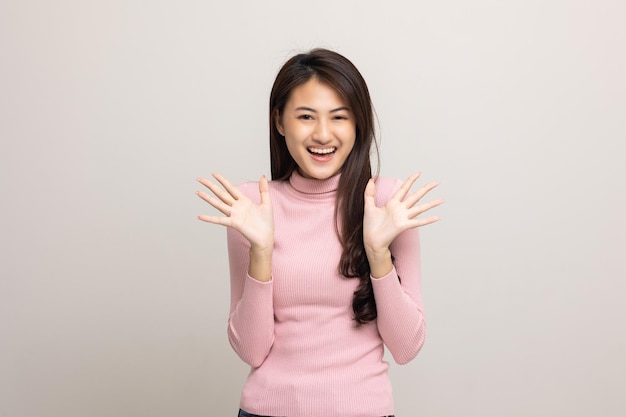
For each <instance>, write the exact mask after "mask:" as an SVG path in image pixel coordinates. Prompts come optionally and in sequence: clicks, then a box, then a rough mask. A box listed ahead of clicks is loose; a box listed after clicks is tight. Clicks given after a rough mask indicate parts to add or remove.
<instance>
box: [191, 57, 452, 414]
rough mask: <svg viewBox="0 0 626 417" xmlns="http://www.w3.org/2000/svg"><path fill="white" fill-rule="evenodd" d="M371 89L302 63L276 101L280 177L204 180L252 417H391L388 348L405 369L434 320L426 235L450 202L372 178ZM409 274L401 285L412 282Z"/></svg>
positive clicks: (328, 62)
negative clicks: (427, 300)
mask: <svg viewBox="0 0 626 417" xmlns="http://www.w3.org/2000/svg"><path fill="white" fill-rule="evenodd" d="M373 119H374V118H373V110H372V103H371V100H370V96H369V92H368V89H367V85H366V83H365V81H364V80H363V77H362V76H361V74H360V73H359V71H358V70H357V69H356V67H355V66H354V65H353V64H352V63H351V62H350V61H349V60H348V59H346V58H345V57H343V56H342V55H339V54H337V53H335V52H332V51H328V50H324V49H316V50H313V51H311V52H309V53H307V54H299V55H296V56H294V57H293V58H291V59H290V60H289V61H287V63H285V65H284V66H283V67H282V68H281V70H280V71H279V73H278V75H277V77H276V81H275V82H274V86H273V88H272V92H271V95H270V113H269V121H270V153H271V155H270V156H271V166H272V181H271V182H268V181H267V179H266V178H265V177H262V178H261V180H260V181H259V182H258V183H255V182H248V183H244V184H241V185H239V186H234V185H233V184H231V183H230V182H229V181H228V180H227V179H226V178H224V177H223V176H221V175H219V174H214V178H215V179H216V180H217V181H218V182H219V184H221V187H220V186H219V185H217V184H216V183H214V182H212V181H210V180H207V179H199V181H200V183H201V184H203V185H204V186H206V187H207V188H208V189H209V190H210V191H211V194H208V193H205V192H200V191H198V192H197V194H198V195H199V196H200V197H201V198H202V199H203V200H205V201H207V202H208V203H209V204H210V205H211V206H213V207H215V208H216V209H217V210H219V211H220V212H221V213H222V214H223V215H224V216H206V215H203V216H199V218H200V220H203V221H206V222H209V223H214V224H218V225H223V226H226V227H227V228H228V229H227V231H228V234H227V236H228V252H229V259H230V279H231V306H230V315H229V322H228V337H229V341H230V343H231V345H232V347H233V349H234V350H235V352H236V353H237V354H238V355H239V357H240V358H241V359H242V360H243V361H245V362H246V363H248V364H249V365H250V367H251V370H250V374H249V376H248V379H247V381H246V384H245V386H244V388H243V393H242V396H241V403H240V407H241V410H240V414H239V415H240V416H252V417H255V416H303V417H318V416H343V417H373V416H390V415H392V414H393V413H394V407H393V398H392V393H391V383H390V381H389V377H388V373H387V370H388V364H387V363H386V362H385V361H383V353H384V346H386V347H387V348H388V349H389V351H390V352H391V354H392V356H393V358H394V360H395V361H396V362H398V363H400V364H404V363H407V362H409V361H410V360H412V359H413V358H414V357H415V356H416V355H417V353H418V352H419V351H420V349H421V347H422V345H423V343H424V337H425V324H424V315H423V306H422V297H421V288H420V258H419V237H418V228H419V227H421V226H424V225H427V224H430V223H433V222H435V221H437V220H438V217H434V216H431V217H421V216H420V215H421V214H422V213H424V212H426V211H428V210H430V209H431V208H433V207H436V206H438V205H439V204H441V203H443V200H435V201H431V202H428V203H422V202H421V199H422V198H423V197H424V196H425V194H426V193H428V192H429V191H430V190H432V189H433V188H435V187H436V186H437V185H438V183H436V182H434V183H430V184H427V185H424V186H423V187H421V188H420V189H419V190H417V191H415V192H411V191H410V189H411V186H412V185H413V184H414V183H415V181H416V180H417V178H418V176H419V174H414V175H412V176H410V177H409V178H408V179H407V180H406V181H404V182H402V181H398V180H394V179H389V178H382V177H377V178H376V179H373V178H372V170H371V165H370V151H371V149H372V146H374V145H375V141H374V122H373ZM400 276H401V277H402V279H400Z"/></svg>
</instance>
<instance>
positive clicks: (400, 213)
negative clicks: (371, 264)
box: [363, 173, 444, 260]
mask: <svg viewBox="0 0 626 417" xmlns="http://www.w3.org/2000/svg"><path fill="white" fill-rule="evenodd" d="M419 176H420V174H419V173H417V174H413V175H411V176H410V177H409V178H408V179H407V180H406V181H405V182H404V183H403V184H402V185H401V186H400V188H399V189H398V191H396V192H395V193H394V194H393V196H392V197H391V198H390V199H389V201H387V204H385V205H384V206H383V207H377V206H376V203H375V201H374V196H375V193H376V185H375V184H374V181H373V180H372V179H370V181H369V182H368V184H367V187H365V209H364V215H363V243H364V245H365V252H366V253H367V256H368V258H369V259H370V260H371V259H373V258H375V257H376V256H379V255H380V254H388V253H389V245H390V244H391V242H393V240H394V239H395V238H396V237H397V236H398V235H399V234H400V233H402V232H404V231H405V230H408V229H412V228H415V227H420V226H425V225H427V224H431V223H434V222H436V221H438V220H439V217H437V216H432V217H426V218H419V217H418V216H419V215H420V214H422V213H424V212H426V211H428V210H430V209H432V208H433V207H437V206H438V205H440V204H442V203H443V202H444V200H434V201H431V202H429V203H423V204H418V202H419V201H420V200H421V199H422V198H423V197H424V196H425V195H426V193H428V192H429V191H431V190H432V189H433V188H435V187H436V186H438V185H439V183H438V182H431V183H429V184H426V185H424V186H423V187H421V188H420V189H419V190H417V191H415V192H414V193H411V194H409V191H410V190H411V186H413V184H414V183H415V181H416V180H417V179H418V178H419Z"/></svg>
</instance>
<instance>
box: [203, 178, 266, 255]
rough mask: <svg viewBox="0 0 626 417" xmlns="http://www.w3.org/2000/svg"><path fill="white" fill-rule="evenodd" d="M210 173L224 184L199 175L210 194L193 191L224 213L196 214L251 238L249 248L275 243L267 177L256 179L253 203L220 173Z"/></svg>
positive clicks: (258, 248) (261, 248)
mask: <svg viewBox="0 0 626 417" xmlns="http://www.w3.org/2000/svg"><path fill="white" fill-rule="evenodd" d="M213 177H214V178H215V179H216V180H217V181H218V182H219V183H220V184H221V185H222V187H223V188H222V187H220V186H218V185H217V184H215V183H213V182H211V181H209V180H207V179H203V178H199V179H198V181H199V182H200V183H201V184H202V185H204V186H205V187H207V188H208V189H209V190H210V191H211V192H212V193H213V196H211V195H209V194H207V193H204V192H202V191H198V192H196V194H197V195H198V196H199V197H200V198H202V199H203V200H204V201H206V202H207V203H209V204H210V205H212V206H213V207H215V208H216V209H217V210H219V211H220V212H222V213H223V214H224V216H207V215H202V216H198V218H199V219H200V220H202V221H205V222H208V223H213V224H220V225H223V226H227V227H232V228H233V229H235V230H237V231H239V232H240V233H241V234H242V235H243V236H244V237H245V238H246V239H247V240H248V241H249V242H250V245H251V248H252V249H256V250H271V249H272V248H273V246H274V216H273V211H272V203H271V201H270V196H269V185H268V183H267V179H266V178H265V177H262V178H261V180H260V181H259V193H260V195H261V202H260V203H259V204H256V203H254V202H253V201H252V200H250V199H249V198H248V197H246V196H245V195H243V193H241V191H239V190H238V189H237V187H235V186H234V185H233V184H232V183H231V182H230V181H228V180H227V179H226V178H224V177H223V176H221V175H219V174H213Z"/></svg>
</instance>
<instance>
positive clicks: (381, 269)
mask: <svg viewBox="0 0 626 417" xmlns="http://www.w3.org/2000/svg"><path fill="white" fill-rule="evenodd" d="M365 252H366V254H367V261H368V262H369V265H370V275H371V276H372V278H382V277H384V276H385V275H387V274H389V273H390V272H391V271H392V270H393V262H392V261H391V251H390V250H389V248H385V249H383V250H379V251H372V250H366V251H365Z"/></svg>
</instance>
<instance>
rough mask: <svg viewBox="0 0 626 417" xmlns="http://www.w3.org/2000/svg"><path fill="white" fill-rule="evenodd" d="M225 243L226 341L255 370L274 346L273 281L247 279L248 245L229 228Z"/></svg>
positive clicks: (239, 235)
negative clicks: (227, 268)
mask: <svg viewBox="0 0 626 417" xmlns="http://www.w3.org/2000/svg"><path fill="white" fill-rule="evenodd" d="M244 185H245V184H244ZM257 189H258V188H257ZM227 242H228V258H229V265H230V282H231V294H230V314H229V317H228V341H229V342H230V345H231V346H232V348H233V350H234V351H235V352H236V353H237V355H238V356H239V357H240V358H241V359H242V360H243V361H244V362H246V363H247V364H249V365H250V366H252V367H258V366H260V365H261V364H262V363H263V361H264V360H265V358H266V357H267V355H268V354H269V351H270V349H271V347H272V344H273V343H274V306H273V281H269V282H260V281H257V280H255V279H254V278H251V277H250V276H249V275H248V266H249V263H250V257H249V252H248V251H249V248H250V244H249V243H248V241H247V240H246V239H245V238H244V237H243V236H242V235H241V234H240V233H239V232H237V231H235V230H232V229H231V228H228V230H227Z"/></svg>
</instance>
